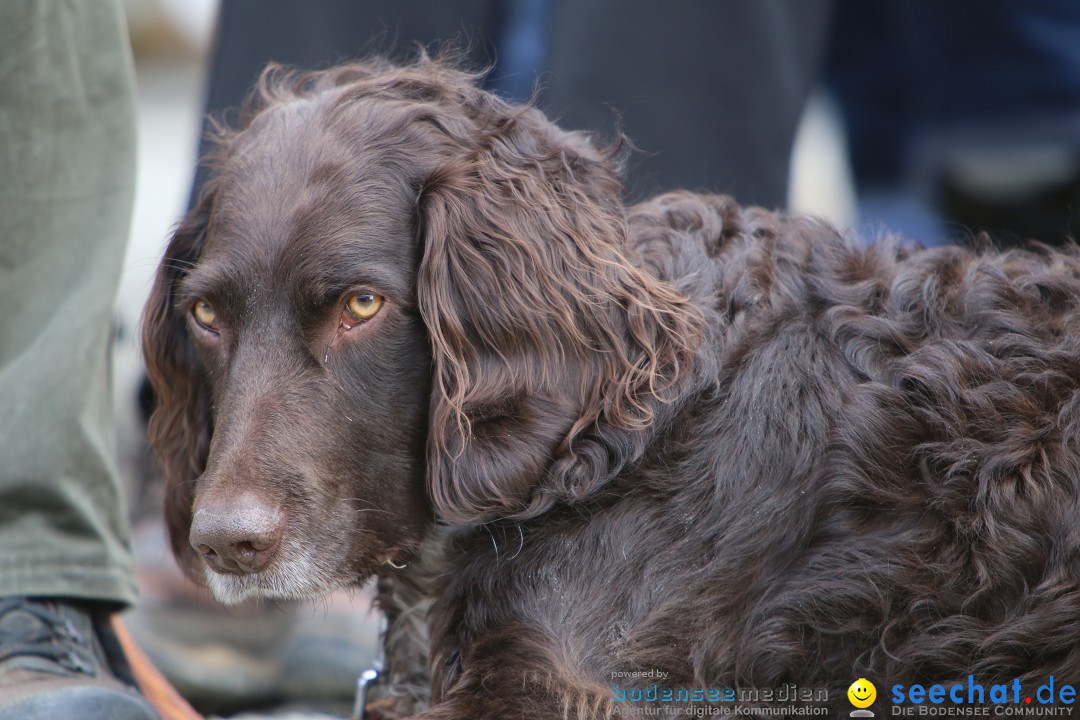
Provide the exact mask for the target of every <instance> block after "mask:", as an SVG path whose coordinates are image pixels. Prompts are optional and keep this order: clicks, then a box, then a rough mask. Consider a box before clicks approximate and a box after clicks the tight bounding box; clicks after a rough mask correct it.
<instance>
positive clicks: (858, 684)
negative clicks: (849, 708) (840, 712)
mask: <svg viewBox="0 0 1080 720" xmlns="http://www.w3.org/2000/svg"><path fill="white" fill-rule="evenodd" d="M847 699H848V700H850V701H851V704H852V705H854V706H855V707H857V708H864V707H870V705H871V704H872V703H873V702H874V700H876V699H877V688H876V687H874V683H872V682H870V681H869V680H867V679H866V678H859V679H858V680H856V681H855V682H853V683H851V687H849V688H848V689H847Z"/></svg>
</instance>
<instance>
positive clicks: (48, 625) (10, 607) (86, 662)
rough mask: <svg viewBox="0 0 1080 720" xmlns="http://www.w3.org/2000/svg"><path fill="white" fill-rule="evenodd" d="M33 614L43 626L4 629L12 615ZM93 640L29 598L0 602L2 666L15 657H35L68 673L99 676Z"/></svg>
mask: <svg viewBox="0 0 1080 720" xmlns="http://www.w3.org/2000/svg"><path fill="white" fill-rule="evenodd" d="M12 612H21V613H26V614H28V615H32V616H33V617H34V618H36V619H37V620H38V621H39V623H38V624H36V625H35V626H33V627H31V628H29V629H27V630H24V631H21V632H19V631H12V630H10V629H5V628H3V627H2V623H3V618H4V616H6V615H7V614H9V613H12ZM92 647H93V646H92V641H91V639H90V638H88V637H86V636H85V634H84V633H83V632H81V631H80V630H79V628H77V627H76V626H75V624H74V623H72V622H71V621H70V620H68V619H67V618H63V617H60V616H59V615H57V614H56V613H54V612H53V611H52V610H50V609H49V607H48V606H47V605H45V604H42V603H36V602H30V601H27V600H26V599H25V598H6V599H2V600H0V663H2V662H4V661H6V660H9V659H11V658H13V657H23V656H27V655H29V656H34V657H40V658H45V659H47V660H51V661H53V662H55V663H57V664H58V665H60V666H61V667H63V668H64V669H66V670H69V671H71V672H78V673H82V674H84V675H91V676H93V675H96V674H97V669H96V666H95V663H94V661H93V650H92Z"/></svg>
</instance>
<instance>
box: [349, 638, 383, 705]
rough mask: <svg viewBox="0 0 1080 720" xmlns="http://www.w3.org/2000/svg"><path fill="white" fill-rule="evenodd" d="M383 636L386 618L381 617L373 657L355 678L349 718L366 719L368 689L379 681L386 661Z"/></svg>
mask: <svg viewBox="0 0 1080 720" xmlns="http://www.w3.org/2000/svg"><path fill="white" fill-rule="evenodd" d="M385 638H386V618H382V619H381V620H380V622H379V634H378V640H377V641H376V645H375V657H374V658H373V659H372V662H371V667H370V668H369V669H367V670H365V671H364V672H362V673H360V677H358V678H357V679H356V695H355V697H354V699H353V710H352V715H351V716H350V720H367V714H366V711H365V710H366V708H367V702H368V691H369V690H370V689H371V688H373V687H375V686H376V685H378V684H379V682H381V680H382V677H381V676H382V672H383V669H384V668H385V667H386V661H385V659H384V654H385V652H386V650H385V648H384V646H383V641H384V640H385Z"/></svg>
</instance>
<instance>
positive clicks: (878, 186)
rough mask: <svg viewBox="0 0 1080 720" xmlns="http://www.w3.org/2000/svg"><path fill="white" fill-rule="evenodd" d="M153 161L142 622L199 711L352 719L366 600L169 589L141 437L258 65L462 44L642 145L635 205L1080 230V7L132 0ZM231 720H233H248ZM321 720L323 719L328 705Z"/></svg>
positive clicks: (125, 404)
mask: <svg viewBox="0 0 1080 720" xmlns="http://www.w3.org/2000/svg"><path fill="white" fill-rule="evenodd" d="M126 9H127V14H128V21H129V26H130V34H131V42H132V47H133V49H134V54H135V60H136V71H137V82H138V110H139V159H138V185H137V192H136V203H135V210H134V218H133V224H132V231H131V242H130V245H129V249H128V254H127V259H126V261H125V265H124V267H125V270H124V274H123V278H122V284H121V287H120V294H119V298H118V303H117V328H118V331H117V339H116V351H115V363H114V367H115V384H114V387H115V398H116V407H117V411H118V413H119V416H120V437H121V448H120V451H121V458H122V460H123V466H124V467H125V468H126V472H128V473H129V478H130V486H131V492H132V497H133V503H132V507H133V512H134V514H135V518H134V519H135V528H136V530H135V532H136V542H135V547H136V554H137V561H138V563H139V567H140V584H141V586H142V592H143V600H144V602H143V605H142V607H141V608H140V609H139V610H138V611H136V613H135V615H134V616H132V617H130V619H129V621H128V622H129V625H130V626H131V628H132V630H133V632H134V633H135V634H136V636H137V637H138V639H139V640H140V642H141V643H142V644H143V645H144V647H145V648H146V649H147V652H148V654H149V655H150V657H151V659H153V660H154V661H155V662H156V663H157V664H158V665H159V667H160V668H161V669H162V670H163V671H164V672H165V674H166V675H167V676H168V677H169V678H170V679H171V680H172V682H173V683H174V684H175V685H176V686H177V687H178V689H180V690H181V692H182V693H184V694H185V695H186V696H187V697H189V698H190V699H191V700H192V701H193V702H194V703H195V704H196V706H197V707H199V708H200V709H202V710H203V711H206V712H211V713H220V714H222V715H231V716H238V717H239V716H243V717H254V716H253V715H243V713H244V712H250V711H252V710H258V711H260V712H263V713H271V714H273V715H274V716H275V717H293V716H295V717H337V716H341V715H342V714H345V713H347V712H348V707H349V698H350V696H351V691H352V687H353V682H354V679H355V677H356V675H357V674H358V673H359V672H360V671H361V670H363V669H365V668H366V667H367V666H368V665H369V664H370V662H371V657H372V652H373V650H372V646H373V643H374V637H375V634H374V632H375V631H374V622H373V616H372V615H371V614H370V613H368V612H367V610H368V605H369V596H368V594H367V593H366V592H357V593H355V595H354V596H353V597H352V598H333V599H331V600H328V601H327V602H325V603H322V604H318V605H316V606H310V605H309V606H295V607H294V606H271V607H240V608H235V609H230V610H224V609H222V608H219V607H217V606H216V604H215V603H214V602H213V601H212V599H210V598H209V596H208V594H207V593H206V592H205V591H202V590H199V589H197V588H195V587H194V586H192V584H191V583H187V582H186V581H184V580H183V579H182V578H180V576H179V574H178V572H177V571H176V570H175V568H174V567H173V566H172V559H171V556H170V554H169V551H168V548H167V542H166V540H165V537H164V531H163V528H162V526H161V524H160V521H159V518H158V514H159V509H158V507H159V503H160V496H159V495H158V490H157V488H156V484H155V474H154V470H153V464H152V462H151V460H150V458H149V455H148V451H147V448H146V441H145V413H146V409H147V406H148V405H149V403H150V402H151V401H152V399H151V398H149V397H148V396H147V395H146V393H145V389H144V388H143V370H142V367H141V361H140V359H139V349H138V345H137V335H138V332H137V329H138V324H139V315H140V313H141V309H142V304H143V302H144V300H145V297H146V295H147V293H148V291H149V287H150V283H151V279H152V276H153V273H154V270H155V268H156V263H157V259H158V258H159V256H160V254H161V252H162V250H163V248H164V245H165V242H166V240H167V238H168V235H169V232H170V228H171V227H172V226H173V225H174V224H175V223H176V222H177V221H178V220H179V218H180V217H181V216H182V214H183V213H184V211H185V209H186V208H187V206H188V203H189V202H190V198H191V197H193V194H194V193H196V192H197V185H198V183H199V181H200V178H199V177H197V176H196V174H195V169H196V159H197V156H198V154H199V143H200V137H201V127H202V118H203V117H204V115H205V113H206V112H207V111H208V110H209V111H213V112H221V111H223V110H224V109H225V108H228V107H230V106H235V105H236V104H238V103H239V102H240V101H241V99H242V97H243V94H244V89H245V88H246V87H248V86H249V85H250V84H251V82H252V81H253V80H254V79H255V77H256V76H257V71H258V68H259V67H261V66H262V65H263V64H264V63H265V62H266V61H269V60H278V61H283V62H286V63H290V64H299V65H303V66H307V67H325V66H326V65H328V64H332V63H333V62H336V61H340V60H343V59H347V58H350V57H361V56H363V55H365V54H368V53H370V52H372V51H379V52H390V53H391V54H392V55H394V56H395V57H399V58H407V57H409V56H410V54H411V53H412V48H413V47H414V41H419V42H422V43H430V42H433V41H436V40H451V41H456V42H458V43H459V44H464V46H465V47H466V48H467V49H468V53H467V56H468V60H469V61H470V62H472V63H474V64H477V65H478V66H484V65H488V64H491V65H493V68H494V69H493V70H492V72H491V74H490V75H489V76H488V84H489V88H490V89H492V90H493V91H495V92H499V93H500V94H503V95H504V96H507V97H509V98H512V99H519V100H523V99H527V98H528V97H529V96H530V95H531V94H532V92H533V88H534V87H535V86H536V84H537V82H538V81H539V82H540V85H541V87H542V91H541V93H540V95H539V99H538V102H539V105H540V106H541V107H542V108H543V109H545V110H546V111H548V112H549V114H551V115H552V117H554V118H556V119H557V120H558V121H559V123H560V124H561V125H563V126H564V127H567V128H573V129H591V130H594V131H596V132H598V133H599V134H600V135H601V136H604V137H611V136H612V134H613V133H614V129H615V127H616V126H617V125H618V126H621V127H622V128H623V130H624V131H625V132H626V134H627V135H628V136H629V137H630V139H631V141H632V142H633V143H634V144H635V146H636V147H637V151H636V152H635V153H634V154H633V155H632V157H631V159H630V162H629V171H628V177H627V197H628V199H630V200H633V199H640V198H644V197H647V196H649V195H651V194H654V193H656V192H659V191H663V190H669V189H675V188H679V187H686V188H689V189H694V190H704V191H712V192H723V193H728V194H732V195H734V196H735V197H736V199H737V200H739V201H740V202H741V203H743V204H761V205H764V206H766V207H769V208H783V207H788V208H790V209H791V210H793V211H798V212H806V213H813V214H817V215H820V216H823V217H825V218H827V219H828V220H829V221H831V222H832V223H833V224H834V225H836V226H837V227H838V228H839V229H840V230H841V231H843V232H845V233H848V234H849V235H851V237H852V238H853V239H855V240H856V241H859V242H868V241H871V240H872V239H873V238H874V237H876V236H878V235H881V234H883V233H898V234H901V235H903V236H905V237H907V238H909V239H911V240H912V241H915V242H920V243H922V244H925V245H934V244H939V243H943V242H970V241H971V240H972V238H973V237H974V236H975V234H977V233H980V232H986V233H988V235H989V237H991V238H992V240H993V242H995V243H997V244H999V245H1002V246H1010V245H1015V244H1017V243H1019V242H1021V241H1023V240H1024V239H1027V238H1032V237H1034V238H1037V239H1039V240H1042V241H1044V242H1047V243H1051V244H1054V243H1060V242H1064V241H1066V238H1067V237H1070V236H1073V237H1074V236H1075V235H1076V233H1077V231H1078V229H1080V224H1078V220H1077V214H1076V209H1077V206H1078V203H1080V3H1075V2H1072V0H1029V1H1027V2H1025V3H1016V2H1012V0H952V1H951V2H946V3H942V2H940V1H935V0H728V1H726V2H723V3H716V2H711V1H710V0H698V1H695V2H690V1H688V2H686V3H680V4H663V3H655V2H652V1H651V0H581V1H580V2H569V1H563V2H560V1H559V0H454V1H450V0H445V1H443V2H420V1H413V2H392V1H391V0H382V1H380V0H368V1H367V2H346V1H344V0H310V1H308V2H303V3H299V2H286V1H285V0H261V1H260V2H255V0H126ZM237 713H240V715H237ZM319 713H321V715H320V714H319Z"/></svg>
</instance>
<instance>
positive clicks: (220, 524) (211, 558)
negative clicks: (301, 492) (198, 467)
mask: <svg viewBox="0 0 1080 720" xmlns="http://www.w3.org/2000/svg"><path fill="white" fill-rule="evenodd" d="M284 524H285V523H284V520H283V518H282V514H281V511H280V510H278V509H277V508H275V507H271V506H268V505H266V504H265V503H263V502H260V501H259V500H258V499H256V498H254V497H252V496H251V495H248V494H242V495H239V496H237V497H235V498H230V499H229V500H226V501H219V502H214V503H211V504H208V505H205V506H202V507H198V508H196V510H195V514H194V517H193V518H192V521H191V533H190V535H189V536H188V537H189V540H190V541H191V545H192V547H194V548H195V549H196V550H197V551H198V552H199V554H200V555H202V557H203V559H204V560H205V561H206V564H207V565H209V566H210V568H211V569H213V570H216V571H218V572H222V573H231V574H234V575H241V574H244V573H255V572H259V571H260V570H262V569H263V568H265V567H266V566H267V564H269V562H270V561H271V560H272V559H273V558H274V555H275V554H276V553H277V550H278V547H279V546H280V545H281V535H282V530H283V528H284Z"/></svg>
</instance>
